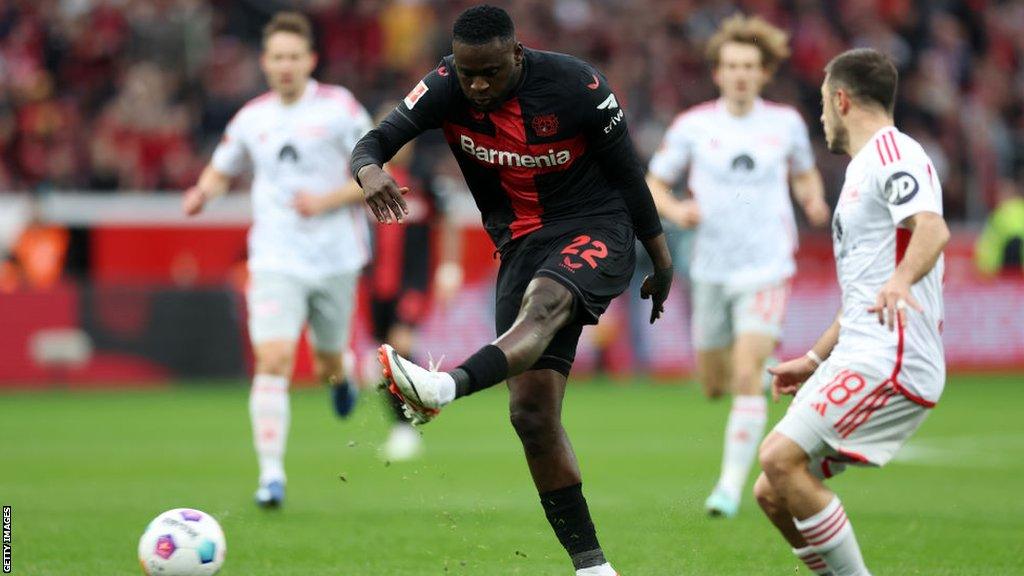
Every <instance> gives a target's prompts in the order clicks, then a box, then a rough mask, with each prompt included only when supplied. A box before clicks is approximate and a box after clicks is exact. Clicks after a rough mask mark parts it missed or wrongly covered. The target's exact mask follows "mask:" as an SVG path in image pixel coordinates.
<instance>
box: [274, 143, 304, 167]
mask: <svg viewBox="0 0 1024 576" xmlns="http://www.w3.org/2000/svg"><path fill="white" fill-rule="evenodd" d="M277 160H278V162H284V161H286V160H287V161H289V162H295V163H297V162H298V161H299V151H298V150H296V149H295V146H292V145H291V144H285V145H284V146H283V147H281V151H280V152H278V153H277Z"/></svg>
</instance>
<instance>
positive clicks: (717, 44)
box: [707, 14, 789, 73]
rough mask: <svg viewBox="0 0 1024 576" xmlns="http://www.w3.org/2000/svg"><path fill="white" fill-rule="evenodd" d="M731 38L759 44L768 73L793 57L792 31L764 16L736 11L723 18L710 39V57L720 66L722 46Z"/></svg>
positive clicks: (708, 53)
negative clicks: (779, 26)
mask: <svg viewBox="0 0 1024 576" xmlns="http://www.w3.org/2000/svg"><path fill="white" fill-rule="evenodd" d="M729 42H736V43H739V44H750V45H752V46H755V47H757V49H758V50H760V51H761V65H762V66H764V69H765V70H766V71H767V72H768V73H773V72H775V70H776V69H777V68H778V67H779V64H781V63H782V61H783V60H785V59H786V58H789V34H787V33H786V32H784V31H783V30H781V29H779V28H776V27H775V26H772V25H771V24H769V23H768V21H767V20H765V19H764V18H761V17H760V16H744V15H743V14H736V15H734V16H730V17H729V18H726V19H725V20H724V21H723V22H722V25H721V26H720V27H719V28H718V31H717V32H715V34H714V35H713V36H712V37H711V39H710V40H708V46H707V58H708V61H709V62H711V66H712V68H716V67H718V59H719V56H720V55H721V53H722V46H724V45H726V44H727V43H729Z"/></svg>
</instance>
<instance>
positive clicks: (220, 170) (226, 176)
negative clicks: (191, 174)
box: [181, 109, 248, 216]
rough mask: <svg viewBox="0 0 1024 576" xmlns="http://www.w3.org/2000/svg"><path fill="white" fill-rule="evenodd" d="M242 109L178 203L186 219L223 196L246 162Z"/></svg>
mask: <svg viewBox="0 0 1024 576" xmlns="http://www.w3.org/2000/svg"><path fill="white" fill-rule="evenodd" d="M244 115H245V111H244V109H243V110H242V111H240V112H239V113H238V114H236V115H235V117H234V118H232V119H231V122H229V123H228V127H227V129H225V130H224V137H223V138H221V141H220V143H219V144H217V148H216V149H215V150H214V151H213V158H211V159H210V163H209V164H207V165H206V167H205V168H203V171H202V173H201V174H200V175H199V181H198V182H196V185H195V186H193V187H191V188H189V189H188V190H186V191H185V196H184V197H183V198H182V200H181V208H182V211H183V212H185V215H186V216H195V215H196V214H199V213H200V212H202V211H203V208H204V207H206V203H207V202H209V201H210V200H213V199H214V198H218V197H220V196H223V195H224V194H226V193H227V191H228V189H229V188H230V187H231V179H232V178H234V177H235V176H237V175H238V174H239V173H240V172H241V171H242V170H243V169H244V168H245V165H246V162H247V158H248V156H247V154H248V152H247V150H246V148H245V144H244V142H243V134H242V132H243V125H244V120H240V119H241V118H242V117H243V116H244Z"/></svg>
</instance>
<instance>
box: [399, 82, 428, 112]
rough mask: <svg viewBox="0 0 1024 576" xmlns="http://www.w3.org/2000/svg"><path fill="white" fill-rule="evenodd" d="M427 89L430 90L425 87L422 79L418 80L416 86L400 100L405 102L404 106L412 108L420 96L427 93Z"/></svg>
mask: <svg viewBox="0 0 1024 576" xmlns="http://www.w3.org/2000/svg"><path fill="white" fill-rule="evenodd" d="M427 90H430V88H428V87H427V85H426V83H424V82H423V80H420V83H419V84H417V85H416V87H415V88H413V89H412V90H411V91H410V92H409V93H408V94H407V95H406V96H405V98H404V99H403V100H402V101H403V102H405V106H406V108H408V109H409V110H412V109H413V107H415V106H416V103H417V102H419V101H420V98H423V95H424V94H426V93H427Z"/></svg>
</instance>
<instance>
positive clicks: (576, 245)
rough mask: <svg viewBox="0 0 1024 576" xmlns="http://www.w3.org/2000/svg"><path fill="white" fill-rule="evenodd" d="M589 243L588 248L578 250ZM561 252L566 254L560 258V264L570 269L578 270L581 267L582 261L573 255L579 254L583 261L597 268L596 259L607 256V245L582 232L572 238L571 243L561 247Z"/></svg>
mask: <svg viewBox="0 0 1024 576" xmlns="http://www.w3.org/2000/svg"><path fill="white" fill-rule="evenodd" d="M587 245H589V246H590V247H589V248H586V249H584V250H582V251H581V250H580V248H583V247H584V246H587ZM562 254H566V257H565V258H564V259H563V260H562V264H565V265H566V266H567V267H569V268H571V269H572V270H578V269H580V268H582V267H583V263H582V262H578V261H576V259H575V258H574V257H575V256H579V257H580V258H582V259H583V261H584V262H586V263H587V264H589V265H590V267H591V268H597V261H598V260H600V259H602V258H604V257H605V256H608V246H606V245H605V243H604V242H601V241H600V240H592V239H591V238H590V236H587V235H586V234H582V235H580V236H577V237H576V238H575V239H573V241H572V243H570V244H569V245H568V246H566V247H565V248H563V249H562Z"/></svg>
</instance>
